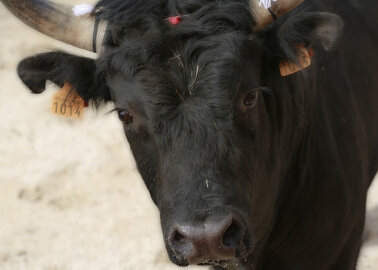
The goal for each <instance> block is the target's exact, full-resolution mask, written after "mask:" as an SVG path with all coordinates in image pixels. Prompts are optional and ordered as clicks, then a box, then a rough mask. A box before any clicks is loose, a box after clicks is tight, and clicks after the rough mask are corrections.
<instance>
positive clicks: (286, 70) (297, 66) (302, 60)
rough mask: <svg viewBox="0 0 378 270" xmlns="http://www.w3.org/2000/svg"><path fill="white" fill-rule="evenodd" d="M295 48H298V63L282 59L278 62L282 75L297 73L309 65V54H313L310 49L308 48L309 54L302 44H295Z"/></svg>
mask: <svg viewBox="0 0 378 270" xmlns="http://www.w3.org/2000/svg"><path fill="white" fill-rule="evenodd" d="M297 48H298V50H299V56H298V60H299V63H292V62H288V61H282V62H281V63H280V72H281V76H282V77H284V76H288V75H290V74H293V73H297V72H298V71H301V70H303V69H305V68H307V67H309V66H310V65H311V56H312V55H313V51H312V49H309V50H310V53H311V54H312V55H311V56H310V54H309V51H308V50H307V48H306V47H304V46H303V45H300V46H297Z"/></svg>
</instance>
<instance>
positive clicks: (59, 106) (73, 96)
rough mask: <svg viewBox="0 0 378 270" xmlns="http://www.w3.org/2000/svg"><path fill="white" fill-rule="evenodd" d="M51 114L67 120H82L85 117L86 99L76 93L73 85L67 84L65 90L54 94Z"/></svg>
mask: <svg viewBox="0 0 378 270" xmlns="http://www.w3.org/2000/svg"><path fill="white" fill-rule="evenodd" d="M51 112H52V113H53V114H56V115H60V116H64V117H67V118H73V119H82V118H83V116H84V99H82V98H81V97H80V96H79V95H78V94H77V93H76V91H75V89H74V88H73V86H72V85H70V84H69V83H67V82H66V83H64V85H63V88H62V89H60V90H59V92H57V93H55V94H54V96H53V99H52V103H51Z"/></svg>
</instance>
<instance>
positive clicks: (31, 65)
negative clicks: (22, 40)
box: [17, 52, 110, 102]
mask: <svg viewBox="0 0 378 270" xmlns="http://www.w3.org/2000/svg"><path fill="white" fill-rule="evenodd" d="M17 72H18V75H19V77H20V78H21V80H22V81H23V82H24V84H25V85H26V86H27V87H28V88H29V89H30V90H31V91H32V92H33V93H38V94H39V93H42V92H43V91H44V90H45V86H46V81H47V80H49V81H52V82H53V83H55V84H56V85H58V86H61V87H62V86H63V85H64V83H65V82H68V83H70V84H71V85H73V87H74V88H75V89H76V91H77V93H78V94H79V95H80V96H81V97H82V98H84V99H85V100H94V101H96V102H99V101H109V100H110V94H109V91H108V89H107V87H106V83H105V80H104V79H103V76H101V74H99V73H98V72H96V63H95V61H94V60H93V59H90V58H84V57H79V56H75V55H71V54H67V53H63V52H50V53H44V54H38V55H35V56H32V57H28V58H26V59H24V60H22V61H21V62H20V63H19V65H18V68H17Z"/></svg>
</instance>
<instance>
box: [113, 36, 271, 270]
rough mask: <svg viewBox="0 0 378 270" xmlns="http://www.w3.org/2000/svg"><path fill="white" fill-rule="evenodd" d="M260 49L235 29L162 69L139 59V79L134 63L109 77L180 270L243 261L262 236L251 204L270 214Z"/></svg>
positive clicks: (185, 49) (190, 48)
mask: <svg viewBox="0 0 378 270" xmlns="http://www.w3.org/2000/svg"><path fill="white" fill-rule="evenodd" d="M196 46H197V47H196ZM260 51H261V48H259V46H258V45H257V44H256V42H255V41H254V40H253V41H250V40H248V37H247V36H245V35H242V34H240V33H231V34H230V33H228V34H224V35H219V36H217V37H214V36H212V37H210V38H204V39H203V40H193V41H187V43H186V44H184V45H183V46H182V47H181V48H176V50H175V51H174V53H173V54H172V55H167V56H166V57H165V58H163V59H162V60H161V65H158V66H156V67H151V68H146V66H147V65H146V64H145V63H140V64H139V65H140V66H141V68H140V70H138V71H137V72H135V74H133V75H132V76H130V75H129V74H128V72H127V71H128V70H130V69H132V66H133V65H135V63H134V62H130V63H129V62H126V63H125V62H123V63H122V67H117V66H114V65H113V66H112V67H111V68H110V69H111V72H108V76H107V77H108V85H109V88H110V91H111V96H112V99H113V101H114V103H115V105H116V108H117V110H118V114H119V117H120V119H121V121H122V122H123V125H124V130H125V134H126V136H127V138H128V141H129V143H130V145H131V149H132V151H133V154H134V157H135V159H136V162H137V166H138V169H139V171H140V173H141V175H142V177H143V179H144V181H145V183H146V186H147V187H148V189H149V191H150V194H151V197H152V198H153V200H154V202H155V203H156V205H157V206H158V208H159V210H160V213H161V222H162V228H163V233H164V236H165V241H166V245H167V249H168V251H169V254H170V257H171V259H172V260H173V261H174V262H176V263H178V264H180V265H184V264H188V263H211V262H216V261H222V260H228V259H233V258H235V257H236V258H238V257H244V256H246V254H248V253H249V251H250V250H251V248H252V246H253V245H254V243H255V242H256V240H257V239H256V237H257V232H256V231H255V229H259V230H261V228H259V227H258V226H253V224H254V222H256V221H257V219H258V217H256V218H253V216H254V212H255V211H256V210H255V211H252V209H253V208H254V207H253V206H255V209H256V208H257V205H258V208H259V212H260V211H261V212H263V213H267V212H269V210H268V209H269V208H271V206H272V198H271V196H266V194H268V193H270V194H272V190H270V191H269V190H267V189H266V187H267V186H270V184H268V183H267V181H268V180H267V179H261V177H259V175H258V174H257V173H256V170H258V168H260V170H261V169H262V167H261V166H260V165H259V164H258V161H257V157H258V156H259V154H258V153H259V152H263V151H261V149H262V146H263V145H264V140H263V138H261V135H262V134H265V136H267V132H268V131H267V128H268V127H267V124H266V123H268V122H269V121H268V119H267V117H266V116H267V113H266V104H265V102H266V101H265V99H266V96H265V95H266V93H265V92H267V91H268V90H267V89H266V88H264V87H262V85H261V82H260V69H261V68H260V67H261V60H262V58H261V54H260V53H259V52H260ZM115 57H117V56H115ZM110 61H111V60H110ZM139 65H138V66H139ZM125 70H126V71H125ZM260 156H261V154H260ZM259 178H260V179H259ZM254 190H258V191H259V192H256V193H255V194H254V192H253V191H254ZM261 195H263V196H262V197H261ZM265 208H266V209H265ZM260 233H261V232H260ZM260 233H259V234H260Z"/></svg>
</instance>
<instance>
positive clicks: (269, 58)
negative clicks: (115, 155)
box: [2, 0, 342, 265]
mask: <svg viewBox="0 0 378 270" xmlns="http://www.w3.org/2000/svg"><path fill="white" fill-rule="evenodd" d="M2 2H3V3H4V4H5V5H6V6H7V7H8V8H10V9H11V10H12V12H13V13H14V14H16V15H17V16H18V17H20V18H21V19H22V20H24V21H25V22H27V23H28V24H29V25H31V26H33V27H34V28H36V29H37V30H39V31H41V32H43V33H45V34H48V35H50V36H52V37H54V38H56V39H59V40H62V41H64V42H66V43H70V44H73V45H75V46H78V47H81V48H84V49H88V50H92V47H93V36H92V34H93V28H94V25H95V20H94V18H95V17H97V19H99V20H100V21H101V22H102V23H100V28H99V29H100V30H99V31H97V33H99V34H96V36H97V41H98V43H97V46H98V47H101V46H103V47H102V48H101V54H100V55H99V58H98V59H97V60H91V59H86V58H81V57H77V56H73V55H68V54H65V53H61V52H53V53H47V54H42V55H37V56H34V57H31V58H27V59H25V60H23V61H22V62H21V63H20V65H19V68H18V72H19V75H20V77H21V79H22V80H23V81H24V83H25V84H26V85H27V86H28V87H29V88H30V89H31V90H32V91H33V92H36V93H40V92H42V91H43V90H44V88H45V82H46V80H51V81H53V82H55V83H56V84H58V85H63V83H64V82H65V81H68V82H69V83H71V84H72V85H73V86H74V87H75V88H76V90H77V91H78V93H79V94H80V95H81V96H82V97H83V98H85V99H87V100H93V101H96V102H101V101H113V102H114V104H115V106H116V108H117V109H116V110H117V111H118V114H119V117H120V119H121V121H122V122H123V125H124V130H125V134H126V136H127V138H128V140H129V143H130V146H131V149H132V151H133V154H134V157H135V159H136V162H137V166H138V169H139V171H140V173H141V175H142V177H143V179H144V181H145V183H146V186H147V188H148V190H149V191H150V194H151V197H152V199H153V201H154V202H155V204H156V205H157V206H158V208H159V210H160V213H161V223H162V228H163V233H164V238H165V243H166V246H167V250H168V253H169V256H170V258H171V260H172V261H173V262H175V263H177V264H179V265H187V264H216V263H222V262H230V261H236V260H237V259H240V258H246V257H248V255H249V257H248V258H249V259H248V260H246V262H247V263H253V264H258V263H261V262H259V260H258V259H259V258H261V256H263V255H264V253H265V252H266V250H269V252H274V245H273V244H272V243H274V241H275V238H274V235H272V234H271V231H272V229H273V228H274V226H279V223H280V222H281V220H280V219H278V218H277V217H278V216H279V215H280V213H281V209H282V208H281V207H284V206H282V205H281V204H280V200H281V199H282V196H287V192H284V188H283V186H284V185H282V184H283V183H284V182H286V181H288V179H289V178H290V170H289V169H290V165H291V162H293V161H294V160H295V159H294V156H295V153H296V149H298V147H299V144H300V141H301V136H302V135H303V132H304V130H305V128H304V125H305V121H303V115H305V113H306V110H307V109H309V108H310V104H307V103H306V100H307V99H306V95H310V94H311V91H308V93H306V91H296V90H294V89H297V87H293V85H296V84H297V80H298V78H304V76H303V74H297V75H294V76H293V77H292V78H286V79H284V78H282V77H281V76H280V75H279V71H278V66H279V63H280V61H283V60H285V61H288V60H290V61H296V56H297V49H296V46H295V45H299V44H302V45H303V46H305V47H310V46H311V47H313V49H314V50H315V58H316V54H322V53H326V51H327V50H330V49H332V48H333V45H334V44H335V42H336V41H337V38H336V37H338V36H339V35H338V34H339V32H340V30H341V26H342V22H341V20H340V18H339V17H338V16H336V15H332V14H329V13H314V12H309V13H306V12H305V13H301V12H299V13H295V12H294V13H291V14H290V16H282V17H281V18H278V20H277V21H276V22H274V23H273V24H269V23H271V22H272V21H273V19H276V17H280V16H281V15H284V12H287V11H289V10H290V9H292V8H293V7H295V6H297V5H298V4H299V3H300V2H302V1H301V0H299V1H288V0H278V2H276V3H278V4H279V5H278V4H276V5H273V7H272V8H271V10H270V11H268V10H266V9H264V8H262V7H260V6H259V5H258V3H257V1H252V0H251V1H250V2H249V1H247V0H244V1H218V0H216V1H211V0H206V1H198V0H178V1H147V0H145V1H105V0H103V1H100V3H99V4H98V6H97V8H96V9H95V12H94V13H93V14H92V15H91V16H84V17H75V16H73V15H72V14H71V10H70V9H69V8H66V7H62V6H58V5H53V4H51V3H49V2H46V1H42V0H30V1H21V0H17V1H16V0H14V1H11V0H2ZM178 14H181V18H182V21H181V23H180V24H176V25H171V24H170V23H169V21H168V20H166V18H167V17H169V16H173V15H178ZM105 21H106V23H104V22H105ZM81 26H83V27H81ZM105 27H107V31H106V34H105V35H104V33H105ZM104 36H105V37H104ZM308 72H311V68H310V70H309V71H308ZM302 84H303V83H302ZM306 87H310V85H309V86H306ZM278 89H279V90H278ZM301 90H305V89H303V87H302V89H301ZM292 107H295V108H296V109H297V111H296V113H293V112H292V111H293V110H291V108H292ZM279 194H280V195H279ZM293 197H295V194H293ZM289 229H290V228H289ZM243 262H244V260H243Z"/></svg>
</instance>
